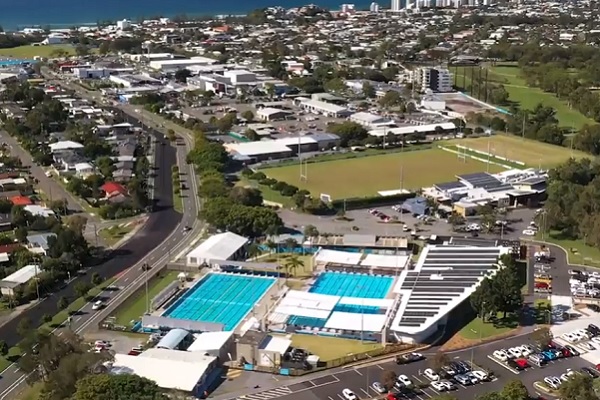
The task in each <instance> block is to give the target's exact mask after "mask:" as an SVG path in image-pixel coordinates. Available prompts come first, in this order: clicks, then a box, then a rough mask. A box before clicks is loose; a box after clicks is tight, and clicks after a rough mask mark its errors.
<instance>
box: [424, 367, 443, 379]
mask: <svg viewBox="0 0 600 400" xmlns="http://www.w3.org/2000/svg"><path fill="white" fill-rule="evenodd" d="M423 375H425V377H427V379H429V380H432V381H439V380H440V376H439V375H438V373H437V372H435V371H434V370H433V369H431V368H427V369H425V371H423Z"/></svg>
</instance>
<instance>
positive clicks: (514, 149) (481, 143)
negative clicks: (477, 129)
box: [449, 135, 589, 168]
mask: <svg viewBox="0 0 600 400" xmlns="http://www.w3.org/2000/svg"><path fill="white" fill-rule="evenodd" d="M449 143H451V144H459V145H462V146H465V147H469V148H472V149H475V150H479V151H483V152H488V149H489V151H490V153H491V154H493V155H496V156H499V157H504V158H507V159H510V160H515V161H521V162H524V163H525V164H527V165H528V166H530V167H536V168H537V167H539V166H540V165H541V166H542V167H543V168H550V167H555V166H557V165H558V164H561V163H563V162H565V161H567V160H568V159H569V158H571V157H575V158H584V157H589V155H586V154H585V153H583V152H581V151H577V150H573V151H571V150H570V149H567V148H566V147H561V146H554V145H552V144H548V143H542V142H538V141H535V140H530V139H523V138H521V137H518V136H512V135H493V136H490V137H482V138H471V139H460V140H452V141H450V142H449Z"/></svg>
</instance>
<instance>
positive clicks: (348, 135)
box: [328, 121, 368, 147]
mask: <svg viewBox="0 0 600 400" xmlns="http://www.w3.org/2000/svg"><path fill="white" fill-rule="evenodd" d="M328 130H329V131H330V132H331V133H335V134H336V135H338V136H339V137H340V146H342V147H348V146H353V145H355V144H361V141H362V140H364V139H366V138H367V136H368V134H367V130H366V129H365V128H364V127H363V126H362V125H360V124H357V123H356V122H350V121H346V122H342V123H339V124H333V125H331V126H329V128H328Z"/></svg>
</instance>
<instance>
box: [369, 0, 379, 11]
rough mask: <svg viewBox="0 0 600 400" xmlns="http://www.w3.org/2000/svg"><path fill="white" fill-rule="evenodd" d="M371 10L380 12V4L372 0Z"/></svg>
mask: <svg viewBox="0 0 600 400" xmlns="http://www.w3.org/2000/svg"><path fill="white" fill-rule="evenodd" d="M369 11H371V12H372V13H378V12H379V4H377V3H375V2H372V3H371V6H370V7H369Z"/></svg>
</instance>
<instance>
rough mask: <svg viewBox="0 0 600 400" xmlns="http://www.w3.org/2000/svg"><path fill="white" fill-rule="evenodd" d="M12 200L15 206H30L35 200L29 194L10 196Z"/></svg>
mask: <svg viewBox="0 0 600 400" xmlns="http://www.w3.org/2000/svg"><path fill="white" fill-rule="evenodd" d="M10 202H11V203H13V205H15V206H30V205H32V204H33V201H31V199H30V198H29V197H27V196H13V197H11V198H10Z"/></svg>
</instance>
